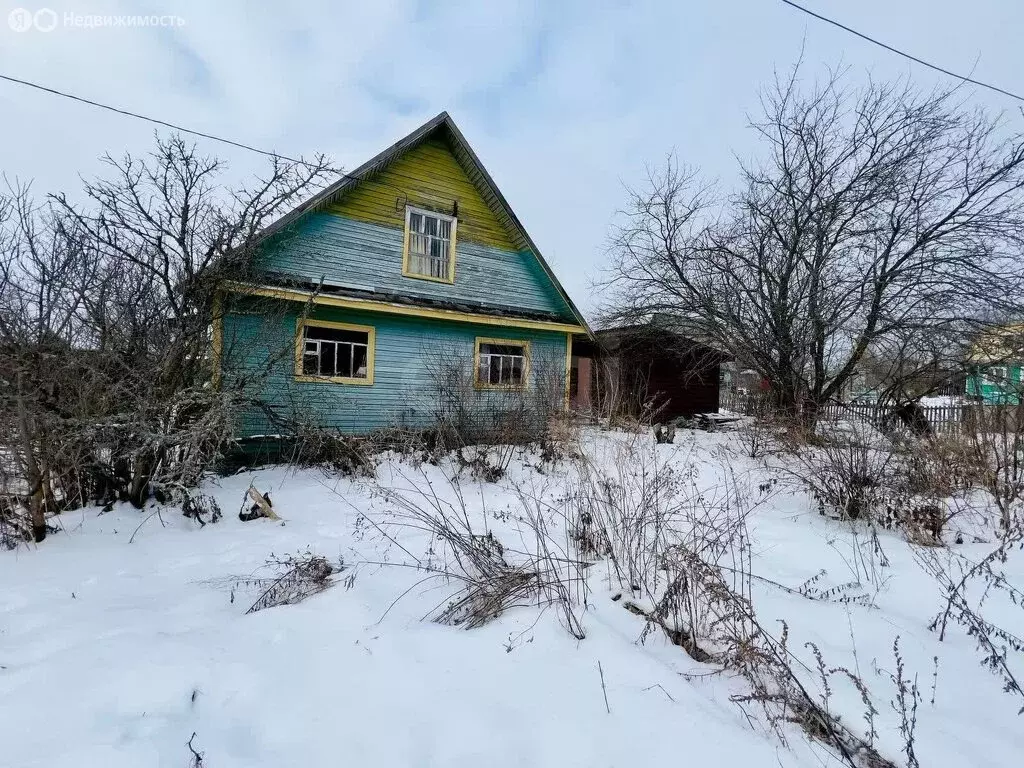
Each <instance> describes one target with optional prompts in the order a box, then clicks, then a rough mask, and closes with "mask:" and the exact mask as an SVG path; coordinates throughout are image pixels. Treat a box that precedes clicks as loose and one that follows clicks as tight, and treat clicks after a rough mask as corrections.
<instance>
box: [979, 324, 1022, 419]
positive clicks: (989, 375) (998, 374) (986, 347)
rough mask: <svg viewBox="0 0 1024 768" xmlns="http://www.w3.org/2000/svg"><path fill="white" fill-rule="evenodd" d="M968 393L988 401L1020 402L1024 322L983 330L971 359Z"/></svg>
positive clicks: (999, 402) (994, 402)
mask: <svg viewBox="0 0 1024 768" xmlns="http://www.w3.org/2000/svg"><path fill="white" fill-rule="evenodd" d="M967 370H968V373H967V384H966V387H965V390H964V391H965V393H966V394H967V396H968V397H971V398H974V399H976V400H980V401H981V402H983V403H987V404H1010V405H1016V404H1018V403H1019V402H1020V396H1021V393H1022V391H1024V326H1022V325H1020V324H1011V325H1003V326H997V327H993V328H990V329H988V330H986V331H984V332H983V333H980V334H979V335H978V337H977V338H976V339H975V341H974V343H973V344H972V345H971V350H970V352H969V354H968V359H967Z"/></svg>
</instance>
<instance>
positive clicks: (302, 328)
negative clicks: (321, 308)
mask: <svg viewBox="0 0 1024 768" xmlns="http://www.w3.org/2000/svg"><path fill="white" fill-rule="evenodd" d="M307 328H333V329H336V330H339V331H352V332H355V333H365V334H366V344H365V345H363V344H358V343H353V342H337V341H331V340H329V339H307V338H306V329H307ZM324 343H328V344H334V345H335V370H337V348H338V347H339V346H347V347H349V348H350V349H349V354H350V355H354V354H355V349H354V348H355V347H357V346H365V347H366V375H365V376H321V375H319V374H309V373H306V372H305V359H306V355H307V354H308V353H309V352H310V349H311V347H312V346H315V348H316V354H317V356H318V358H319V354H320V348H321V347H322V346H323V344H324ZM376 346H377V329H376V328H374V327H373V326H372V325H353V324H352V323H335V322H329V321H327V320H303V319H302V318H299V320H298V322H297V324H296V329H295V380H296V381H308V382H331V383H335V384H357V385H360V386H370V385H372V384H373V376H374V367H375V363H376V355H375V349H376ZM350 359H351V358H350ZM353 362H354V361H353ZM317 369H318V370H319V366H317Z"/></svg>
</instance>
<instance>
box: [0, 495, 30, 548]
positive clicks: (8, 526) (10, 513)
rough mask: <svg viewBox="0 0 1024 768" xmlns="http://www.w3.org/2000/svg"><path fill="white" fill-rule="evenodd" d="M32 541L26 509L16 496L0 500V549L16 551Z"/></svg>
mask: <svg viewBox="0 0 1024 768" xmlns="http://www.w3.org/2000/svg"><path fill="white" fill-rule="evenodd" d="M29 541H32V523H31V522H30V520H29V513H28V509H27V508H26V507H25V505H24V504H22V502H21V499H19V498H18V497H16V496H6V497H2V498H0V548H3V549H17V548H18V547H19V546H21V545H22V544H24V543H26V542H29Z"/></svg>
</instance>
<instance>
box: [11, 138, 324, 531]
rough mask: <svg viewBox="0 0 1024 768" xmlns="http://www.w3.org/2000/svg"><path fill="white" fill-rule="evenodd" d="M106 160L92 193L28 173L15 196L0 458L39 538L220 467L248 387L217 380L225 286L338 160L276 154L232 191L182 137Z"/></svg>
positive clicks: (215, 164) (211, 161)
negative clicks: (216, 326) (61, 524)
mask: <svg viewBox="0 0 1024 768" xmlns="http://www.w3.org/2000/svg"><path fill="white" fill-rule="evenodd" d="M105 161H106V163H107V164H108V166H109V168H110V170H111V173H110V174H109V175H108V176H107V177H105V178H100V179H97V180H95V181H91V182H87V183H86V184H85V190H84V192H85V195H84V202H83V203H80V204H79V203H72V202H71V199H70V198H68V197H66V196H65V195H63V194H62V195H56V196H51V197H50V198H49V199H48V200H47V201H46V203H45V204H38V203H36V202H34V201H33V198H32V196H31V194H30V192H29V189H28V187H27V186H24V185H20V186H19V185H17V184H11V185H9V187H10V188H9V190H8V191H7V193H6V194H3V195H0V353H2V354H0V429H2V432H0V455H2V456H3V457H4V459H5V463H6V464H7V465H9V466H10V467H11V469H12V474H14V475H15V476H16V477H17V478H18V480H20V481H22V482H23V483H24V484H25V485H27V491H28V494H27V495H28V497H29V499H30V501H29V507H30V511H31V516H32V520H33V529H34V536H35V538H36V539H37V540H41V539H42V538H43V537H44V536H45V532H46V529H45V524H44V520H45V515H46V513H47V512H49V511H54V510H55V509H59V508H61V507H66V506H74V505H77V504H79V503H82V502H83V501H84V500H85V497H86V496H93V497H94V498H100V497H101V496H103V495H104V494H105V493H108V492H110V491H111V490H112V489H113V490H114V491H115V492H116V496H117V497H121V498H125V499H127V500H130V501H132V502H133V503H135V504H136V505H139V506H141V505H142V503H143V502H144V500H145V498H146V496H147V495H148V493H149V492H150V490H151V487H152V486H153V484H154V483H158V484H162V485H164V486H170V487H180V486H182V485H187V484H188V483H190V482H194V481H195V479H197V477H198V475H199V473H200V472H202V471H203V470H204V469H205V468H206V466H207V465H208V462H209V459H210V458H211V457H212V456H215V455H216V454H217V452H218V450H219V449H220V448H221V447H222V446H223V444H224V442H225V441H226V440H227V439H228V438H229V437H230V436H231V429H232V423H231V408H230V407H229V406H230V404H231V402H232V400H233V399H237V398H238V397H239V396H240V392H239V391H238V390H237V389H232V390H231V391H219V390H218V389H217V388H216V387H213V386H211V385H212V383H213V380H214V375H213V373H214V372H213V364H214V363H215V361H214V360H213V359H212V355H211V345H210V341H211V336H210V334H211V328H212V323H215V322H216V321H217V319H218V318H216V317H214V315H215V313H216V312H217V311H220V310H218V306H219V302H218V301H217V291H218V286H219V284H220V282H221V281H222V280H223V279H224V278H225V277H229V276H230V277H232V278H235V279H238V278H244V276H245V275H246V273H247V272H248V271H249V270H250V269H252V267H253V264H254V258H255V253H256V249H255V245H256V237H257V235H258V234H259V232H260V231H261V230H263V229H264V228H265V227H266V226H267V225H268V224H269V223H270V222H271V221H273V220H274V219H276V218H277V217H279V216H280V215H282V214H283V213H285V212H286V211H287V210H288V209H290V208H292V207H294V205H296V204H297V203H298V202H299V200H300V199H301V198H302V197H304V196H306V195H308V194H309V193H310V192H311V191H313V190H315V189H316V188H317V187H318V186H320V185H321V184H322V183H324V182H326V181H327V180H328V178H329V176H330V173H331V168H330V166H329V164H328V163H327V161H326V160H325V159H324V158H323V157H317V158H314V159H313V160H312V161H310V162H308V163H306V162H299V163H293V162H285V161H282V160H279V159H276V158H275V159H273V161H272V162H271V164H270V168H269V170H268V172H267V173H266V174H265V175H263V176H260V177H258V178H257V179H256V180H255V181H254V182H252V183H250V184H247V185H243V186H241V187H237V188H234V189H229V188H225V187H224V186H223V182H222V176H223V173H224V171H225V166H224V164H223V163H222V162H221V161H219V160H217V159H215V158H210V157H204V156H203V155H201V154H200V153H199V152H198V151H197V150H196V148H195V147H194V146H192V145H189V144H187V143H186V142H185V141H184V140H182V139H181V138H180V137H177V136H174V137H171V138H169V139H166V140H164V139H160V138H158V139H157V143H156V150H155V151H154V152H153V153H152V154H151V155H149V156H147V157H144V158H141V159H139V158H133V157H131V156H126V157H125V158H124V159H122V160H114V159H113V158H111V157H109V156H108V157H106V158H105ZM234 383H235V384H236V385H238V382H234Z"/></svg>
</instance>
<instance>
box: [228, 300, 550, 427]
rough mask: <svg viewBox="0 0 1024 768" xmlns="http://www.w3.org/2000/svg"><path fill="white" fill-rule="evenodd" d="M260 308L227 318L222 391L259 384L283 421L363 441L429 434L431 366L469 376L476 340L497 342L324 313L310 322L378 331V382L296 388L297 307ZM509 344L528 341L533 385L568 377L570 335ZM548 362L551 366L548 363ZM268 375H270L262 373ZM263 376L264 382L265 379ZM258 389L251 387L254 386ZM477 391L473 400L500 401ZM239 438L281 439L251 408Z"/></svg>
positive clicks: (485, 329) (430, 324)
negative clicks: (456, 364) (454, 366)
mask: <svg viewBox="0 0 1024 768" xmlns="http://www.w3.org/2000/svg"><path fill="white" fill-rule="evenodd" d="M270 304H272V303H271V302H266V301H262V302H259V303H258V304H253V306H252V308H251V310H250V313H248V314H247V313H245V312H244V311H239V309H240V306H239V305H242V306H241V309H243V310H244V301H242V302H239V301H236V306H235V309H234V311H229V312H228V313H226V314H225V317H224V323H223V325H224V352H223V354H224V367H225V370H224V384H225V386H230V387H238V385H239V382H240V381H241V380H249V381H256V382H257V383H256V384H255V387H256V391H255V392H251V394H254V395H256V396H257V397H258V398H259V399H260V400H262V401H263V402H264V403H266V404H267V405H269V406H270V407H271V408H273V409H274V411H275V412H276V413H278V414H280V415H281V416H283V417H286V418H291V417H294V416H303V417H305V418H307V419H308V420H309V422H311V423H315V424H317V425H319V426H321V427H329V428H334V429H338V430H341V431H343V432H345V433H348V434H360V433H365V432H369V431H372V430H374V429H380V428H384V427H389V426H407V427H427V426H430V423H431V408H432V406H433V405H434V402H436V395H435V394H434V393H435V392H436V388H433V387H432V378H431V366H432V365H436V361H437V360H439V359H442V360H446V361H452V360H453V359H459V360H462V359H464V360H465V361H466V364H467V371H469V372H471V367H472V360H473V352H474V348H475V342H476V338H477V337H478V336H494V335H495V333H494V328H493V327H492V326H485V325H481V326H476V325H471V324H468V323H452V322H445V321H437V320H424V319H420V318H413V317H403V316H396V315H384V314H378V313H370V312H356V311H351V310H341V309H335V308H330V307H322V308H321V307H318V308H317V309H316V310H315V313H314V314H313V315H312V317H311V318H310V319H316V320H326V321H330V322H341V323H354V324H358V325H368V326H373V327H374V328H375V329H376V334H375V335H376V348H375V360H374V383H373V385H372V386H351V385H345V384H335V383H330V382H305V381H296V379H295V367H294V352H293V350H294V344H295V328H296V322H297V320H298V312H299V311H300V308H301V305H299V304H275V305H274V306H269V305H270ZM501 335H502V336H503V337H507V338H510V339H522V340H525V341H529V342H530V346H531V354H532V361H533V365H532V369H531V374H530V380H531V381H530V386H531V387H535V386H537V385H538V379H541V378H542V377H545V376H551V375H553V374H554V373H558V375H564V371H562V368H563V367H564V364H565V358H566V338H567V336H566V334H564V333H555V332H548V331H525V330H516V329H512V328H509V329H503V330H502V332H501ZM549 361H550V362H549ZM267 370H269V373H266V374H264V373H263V372H264V371H267ZM261 377H263V378H261ZM250 386H253V385H250ZM495 395H496V393H493V392H478V393H476V394H475V395H473V396H474V397H478V398H487V397H494V396H495ZM239 421H240V423H239V427H238V430H237V435H238V436H239V437H252V436H256V435H268V434H278V433H279V428H278V427H276V426H274V425H273V424H272V422H271V421H270V419H269V418H268V417H267V416H266V415H265V414H264V413H261V412H260V411H259V409H256V408H252V409H250V410H248V411H246V412H245V413H243V414H241V415H240V420H239Z"/></svg>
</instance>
